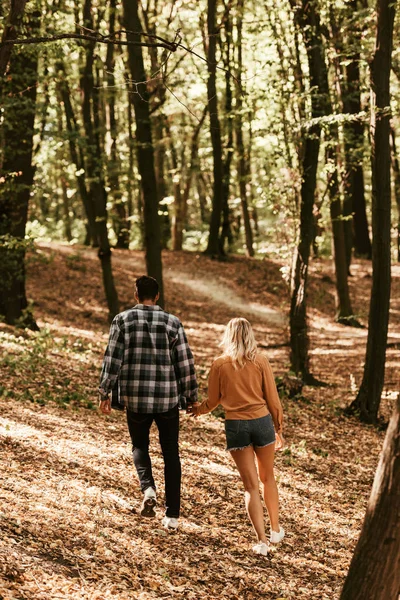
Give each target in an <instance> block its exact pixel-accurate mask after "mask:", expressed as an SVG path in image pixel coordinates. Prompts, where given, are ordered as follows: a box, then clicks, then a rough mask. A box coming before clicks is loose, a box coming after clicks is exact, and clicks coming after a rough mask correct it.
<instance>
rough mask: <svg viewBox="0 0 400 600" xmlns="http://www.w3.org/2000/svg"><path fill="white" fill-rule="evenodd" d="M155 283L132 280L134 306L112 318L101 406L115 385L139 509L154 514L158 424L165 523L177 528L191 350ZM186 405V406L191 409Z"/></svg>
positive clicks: (192, 382)
mask: <svg viewBox="0 0 400 600" xmlns="http://www.w3.org/2000/svg"><path fill="white" fill-rule="evenodd" d="M158 298H159V293H158V283H157V281H156V280H155V279H153V278H152V277H147V276H145V275H144V276H142V277H139V279H137V280H136V289H135V299H136V301H137V302H138V304H136V306H134V307H133V308H131V309H129V310H126V311H125V312H123V313H120V314H119V315H117V316H116V317H115V319H114V320H113V322H112V325H111V329H110V337H109V341H108V346H107V349H106V352H105V355H104V361H103V369H102V373H101V378H100V387H99V392H100V410H101V411H102V412H103V413H105V414H109V413H110V412H111V400H110V398H109V394H110V393H111V392H112V390H113V388H114V387H115V386H116V385H117V386H118V402H119V404H120V405H121V406H122V407H125V408H126V414H127V420H128V428H129V433H130V436H131V439H132V448H133V461H134V463H135V467H136V470H137V474H138V477H139V481H140V487H141V490H142V492H143V494H144V496H143V502H142V505H141V510H140V513H141V515H142V516H144V517H154V516H155V506H156V503H157V499H156V486H155V483H154V479H153V474H152V469H151V460H150V455H149V432H150V427H151V424H152V422H153V421H155V422H156V425H157V427H158V434H159V439H160V445H161V450H162V453H163V457H164V479H165V499H166V513H165V517H164V519H163V525H164V527H166V528H171V529H176V528H177V527H178V518H179V512H180V488H181V464H180V459H179V446H178V436H179V404H180V403H181V401H182V400H183V403H184V404H186V405H187V406H188V407H190V405H191V404H193V403H195V402H196V401H197V390H198V386H197V381H196V373H195V369H194V360H193V355H192V352H191V350H190V348H189V344H188V341H187V339H186V335H185V331H184V329H183V326H182V323H181V322H180V321H179V319H178V318H177V317H175V316H173V315H171V314H169V313H167V312H165V311H164V310H162V309H161V308H160V307H159V306H157V304H156V303H157V300H158ZM189 410H190V408H188V412H189Z"/></svg>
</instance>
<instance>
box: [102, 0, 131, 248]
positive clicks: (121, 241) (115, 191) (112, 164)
mask: <svg viewBox="0 0 400 600" xmlns="http://www.w3.org/2000/svg"><path fill="white" fill-rule="evenodd" d="M109 11H110V16H109V35H110V37H112V36H113V35H114V32H115V16H116V0H110V8H109ZM114 69H115V58H114V44H109V45H108V46H107V56H106V78H107V95H106V98H107V109H108V127H109V132H110V137H111V148H110V153H109V157H108V161H107V170H108V181H109V187H110V194H111V197H112V201H113V207H114V215H113V225H114V229H115V233H116V236H117V248H125V249H128V248H129V229H130V222H129V221H128V215H127V212H126V206H125V203H124V202H123V198H122V192H121V189H120V182H119V172H120V169H121V164H120V160H119V154H118V151H117V137H118V127H117V119H116V114H115V101H116V88H115V75H114Z"/></svg>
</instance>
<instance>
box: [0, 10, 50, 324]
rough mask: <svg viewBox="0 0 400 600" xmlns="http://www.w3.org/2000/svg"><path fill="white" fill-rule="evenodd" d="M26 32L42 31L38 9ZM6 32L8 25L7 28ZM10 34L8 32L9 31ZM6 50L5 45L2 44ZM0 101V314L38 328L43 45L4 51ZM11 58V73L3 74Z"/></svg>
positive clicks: (28, 20) (14, 20)
mask: <svg viewBox="0 0 400 600" xmlns="http://www.w3.org/2000/svg"><path fill="white" fill-rule="evenodd" d="M23 4H24V3H17V5H13V6H14V8H15V6H18V7H19V12H18V11H17V14H14V16H12V13H11V16H10V18H9V22H12V23H13V25H12V27H11V31H9V33H8V35H10V36H11V35H15V30H16V27H17V25H18V24H19V23H20V20H21V18H22V12H23ZM25 26H26V28H27V30H28V31H29V32H30V33H31V34H33V35H35V34H36V33H37V32H38V31H39V29H40V14H39V12H36V11H35V12H33V13H30V14H29V15H28V16H27V18H26V24H25ZM6 30H7V27H6ZM5 35H7V31H5ZM2 50H4V48H2ZM1 56H2V57H3V59H2V60H3V64H2V72H1V84H0V101H1V105H2V108H3V124H2V128H3V131H2V136H1V137H2V139H1V142H2V143H1V148H0V165H2V177H1V178H0V281H1V283H2V288H3V290H2V292H3V293H2V295H1V296H0V315H2V318H4V319H5V321H6V322H7V323H10V324H15V323H21V324H23V325H25V326H26V327H30V328H31V329H38V327H37V325H36V322H35V320H34V319H33V316H32V314H31V312H30V311H29V308H28V301H27V298H26V291H25V254H26V247H27V244H26V240H25V231H26V223H27V219H28V205H29V197H30V191H31V187H32V183H33V177H34V173H35V167H34V164H33V160H32V158H33V135H34V122H35V111H36V90H37V80H38V48H37V47H30V48H27V47H25V48H19V49H18V50H17V51H14V53H13V54H12V55H10V54H7V55H6V58H5V57H4V53H3V54H2V55H1ZM6 60H7V62H8V61H9V68H8V71H7V76H6V77H5V78H4V79H3V72H4V69H5V68H6V66H7V63H6V62H5V61H6Z"/></svg>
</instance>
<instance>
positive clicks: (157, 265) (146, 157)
mask: <svg viewBox="0 0 400 600" xmlns="http://www.w3.org/2000/svg"><path fill="white" fill-rule="evenodd" d="M123 7H124V23H125V27H126V29H127V30H128V31H129V32H135V33H128V34H127V38H128V40H130V41H138V42H139V41H140V38H141V36H140V33H137V32H141V31H142V25H141V22H140V20H139V14H138V0H123ZM128 56H129V68H130V71H131V75H132V79H133V85H134V86H135V87H136V88H137V93H135V94H133V107H134V110H135V117H136V140H137V157H138V168H139V173H140V176H141V185H142V190H143V217H144V243H145V248H146V266H147V273H148V275H150V276H151V277H154V278H155V279H157V281H158V283H159V286H160V301H159V303H160V305H161V306H163V304H164V297H163V280H162V260H161V231H160V219H159V216H158V196H157V184H156V175H155V170H154V151H153V142H152V137H151V123H150V110H149V94H148V90H147V85H146V73H145V70H144V63H143V53H142V48H141V46H128Z"/></svg>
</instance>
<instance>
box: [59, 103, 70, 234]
mask: <svg viewBox="0 0 400 600" xmlns="http://www.w3.org/2000/svg"><path fill="white" fill-rule="evenodd" d="M57 130H58V135H59V137H60V138H62V134H63V119H62V109H61V106H60V104H57ZM57 164H58V165H59V168H60V170H59V179H60V182H61V197H62V208H63V217H64V218H63V221H64V233H65V237H66V239H67V241H68V242H70V241H71V240H72V231H71V217H70V215H69V199H68V191H67V190H68V187H67V181H66V178H65V175H64V166H65V165H64V145H62V146H61V147H60V148H59V151H58V152H57Z"/></svg>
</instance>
